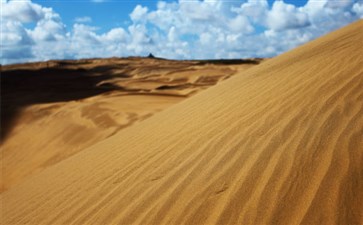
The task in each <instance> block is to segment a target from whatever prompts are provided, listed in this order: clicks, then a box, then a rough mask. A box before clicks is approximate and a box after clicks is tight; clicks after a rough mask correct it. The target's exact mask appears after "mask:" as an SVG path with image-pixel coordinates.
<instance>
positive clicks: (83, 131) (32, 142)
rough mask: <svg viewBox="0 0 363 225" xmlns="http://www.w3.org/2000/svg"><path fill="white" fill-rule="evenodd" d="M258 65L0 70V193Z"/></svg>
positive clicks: (67, 65)
mask: <svg viewBox="0 0 363 225" xmlns="http://www.w3.org/2000/svg"><path fill="white" fill-rule="evenodd" d="M259 62H260V60H259V59H249V60H229V61H172V60H162V59H150V58H121V59H120V58H111V59H87V60H77V61H66V60H62V61H50V62H42V63H30V64H23V65H22V64H18V65H9V66H5V67H3V68H2V73H1V82H2V89H1V97H2V99H1V100H2V104H1V111H2V114H1V116H2V124H1V128H2V129H1V130H2V132H1V134H2V142H3V143H2V146H1V147H2V150H1V151H2V152H1V153H2V154H1V159H0V162H1V164H2V171H3V176H2V177H3V178H2V180H1V191H4V190H6V189H9V188H10V187H11V186H13V185H14V184H16V183H19V182H21V181H22V180H23V179H24V178H26V177H28V176H29V175H32V174H35V173H38V172H40V171H42V170H43V169H45V168H47V167H49V166H51V165H54V164H56V163H58V162H60V161H62V160H64V159H66V158H68V157H70V156H72V155H74V154H76V153H77V152H79V151H81V150H82V149H85V148H87V147H89V146H91V145H93V144H95V143H97V142H99V141H101V140H103V139H105V138H107V137H110V136H112V135H114V134H116V133H117V132H119V131H120V130H121V129H123V128H126V127H128V126H131V125H133V124H135V123H137V122H139V121H141V120H144V119H146V118H148V117H150V116H152V115H153V114H155V113H156V112H159V111H161V110H163V109H165V108H167V107H169V106H171V105H173V104H175V103H178V102H180V101H182V100H184V99H186V98H188V97H190V96H192V95H194V94H195V93H198V92H199V91H202V90H205V89H206V88H208V87H210V86H212V85H215V84H217V83H218V82H220V81H222V80H225V79H227V78H229V77H231V76H233V75H235V74H236V73H237V72H240V71H243V70H246V69H247V68H250V67H252V66H255V65H257V64H259Z"/></svg>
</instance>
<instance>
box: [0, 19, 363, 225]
mask: <svg viewBox="0 0 363 225" xmlns="http://www.w3.org/2000/svg"><path fill="white" fill-rule="evenodd" d="M362 40H363V21H358V22H356V23H354V24H351V25H349V26H348V27H346V28H343V29H341V30H338V31H336V32H333V33H331V34H329V35H327V36H325V37H322V38H319V39H317V40H315V41H313V42H310V43H308V44H306V45H304V46H302V47H299V48H297V49H295V50H292V51H290V52H288V53H285V54H283V55H281V56H279V57H276V58H274V59H271V60H268V61H266V62H265V63H263V64H261V65H259V66H257V67H255V68H252V69H249V70H248V71H246V73H244V74H241V75H240V76H235V77H233V78H231V79H229V80H227V81H225V82H222V83H220V84H219V85H217V86H215V87H212V88H210V89H208V90H206V91H203V92H201V93H200V94H198V95H195V96H193V97H191V98H189V99H187V100H185V101H183V102H180V103H178V104H176V105H174V106H171V107H169V108H168V109H166V110H164V111H163V112H160V113H158V114H155V115H154V116H153V117H150V118H149V119H146V120H144V121H143V122H141V123H139V124H136V125H134V126H132V127H129V128H127V129H124V130H122V131H120V132H119V133H117V134H116V135H114V136H112V137H110V138H108V139H106V140H104V141H101V142H99V143H97V144H95V145H93V146H91V147H90V148H87V149H85V150H83V151H81V152H80V153H78V154H76V155H74V156H72V157H69V158H68V159H66V160H64V161H62V162H60V163H58V164H56V165H54V166H52V167H49V168H47V169H45V170H44V171H43V172H41V173H39V174H37V175H34V176H32V177H30V178H29V179H27V180H25V181H24V182H22V183H21V184H19V185H16V186H14V187H13V188H11V189H10V190H8V191H6V192H4V193H3V194H2V195H1V202H3V220H4V224H329V225H332V224H363V206H362V202H363V147H362V146H363V88H362V87H363V67H362V65H363V54H362V51H361V49H360V45H361V43H362Z"/></svg>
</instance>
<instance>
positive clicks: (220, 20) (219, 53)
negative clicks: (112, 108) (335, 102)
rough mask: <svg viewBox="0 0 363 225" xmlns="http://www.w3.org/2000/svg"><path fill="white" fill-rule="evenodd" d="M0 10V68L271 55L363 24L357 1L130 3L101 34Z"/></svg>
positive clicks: (21, 8) (19, 4) (42, 13)
mask: <svg viewBox="0 0 363 225" xmlns="http://www.w3.org/2000/svg"><path fill="white" fill-rule="evenodd" d="M92 1H93V2H102V1H103V0H92ZM1 7H2V9H3V13H2V14H1V20H2V30H1V34H2V35H1V39H0V40H1V47H2V56H1V63H13V62H25V61H36V60H47V59H55V58H56V59H62V58H85V57H110V56H129V55H147V54H148V53H149V52H152V53H153V54H155V55H156V56H159V57H167V58H176V59H187V58H190V59H192V58H244V57H271V56H275V55H277V54H280V53H282V52H285V51H287V50H289V49H291V48H294V47H296V46H298V45H300V44H303V43H305V42H308V41H310V40H312V39H314V38H316V37H318V36H320V35H322V34H325V33H327V32H329V31H331V30H333V29H337V28H339V27H341V26H344V25H346V24H348V23H350V22H353V21H354V20H357V19H359V18H363V1H362V0H341V1H328V0H320V1H316V0H309V1H308V2H307V3H306V5H304V6H301V7H297V6H295V5H291V4H287V3H285V2H284V1H275V2H274V3H273V4H272V6H269V4H268V2H267V0H246V1H242V2H239V1H223V0H203V1H200V0H179V1H172V2H170V1H168V2H165V1H158V2H157V3H156V8H155V9H153V10H152V9H149V8H148V7H146V6H144V5H142V4H139V5H137V6H136V7H135V8H134V9H133V10H132V11H131V12H130V14H129V17H130V21H129V23H128V24H129V25H127V26H124V27H114V28H111V29H110V30H108V31H105V32H100V29H99V28H97V27H94V26H92V24H91V23H92V19H91V18H90V17H78V18H75V20H74V24H72V25H71V26H69V27H67V26H66V25H65V24H64V23H63V22H62V18H61V15H59V14H58V13H56V12H55V11H54V10H53V9H52V8H47V7H43V6H41V5H40V4H36V3H33V2H31V1H30V0H24V1H5V0H1ZM28 23H32V24H34V26H32V28H29V26H26V25H27V24H28Z"/></svg>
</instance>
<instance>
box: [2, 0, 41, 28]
mask: <svg viewBox="0 0 363 225" xmlns="http://www.w3.org/2000/svg"><path fill="white" fill-rule="evenodd" d="M1 8H2V15H1V17H3V19H6V20H11V21H19V22H22V23H29V22H36V21H38V20H40V19H42V18H44V13H45V12H44V10H43V9H42V7H41V6H40V5H37V4H33V3H32V2H31V1H30V0H24V1H8V2H7V1H2V2H1Z"/></svg>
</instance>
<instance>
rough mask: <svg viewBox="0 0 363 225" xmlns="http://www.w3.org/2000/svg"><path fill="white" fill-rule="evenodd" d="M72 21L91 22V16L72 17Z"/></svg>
mask: <svg viewBox="0 0 363 225" xmlns="http://www.w3.org/2000/svg"><path fill="white" fill-rule="evenodd" d="M74 22H76V23H90V22H92V18H91V17H89V16H83V17H76V18H75V19H74Z"/></svg>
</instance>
